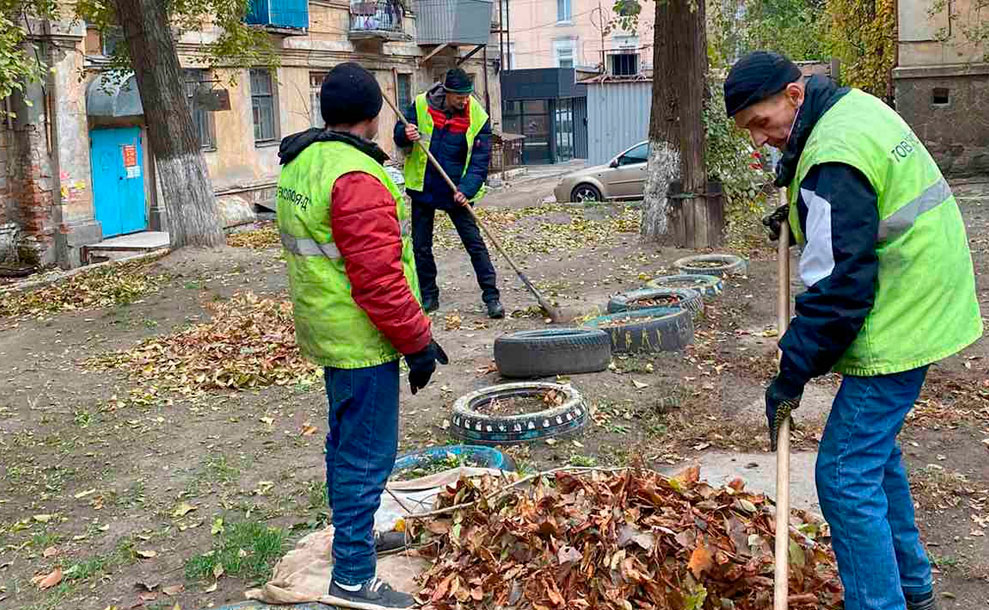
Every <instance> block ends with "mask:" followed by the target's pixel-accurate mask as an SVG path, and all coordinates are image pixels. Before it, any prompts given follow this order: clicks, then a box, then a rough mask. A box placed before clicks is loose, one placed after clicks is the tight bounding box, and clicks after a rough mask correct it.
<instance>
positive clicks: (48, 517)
mask: <svg viewBox="0 0 989 610" xmlns="http://www.w3.org/2000/svg"><path fill="white" fill-rule="evenodd" d="M32 519H34V520H35V521H37V522H38V523H48V522H49V521H51V520H52V516H51V515H44V514H42V515H35V516H34V517H32Z"/></svg>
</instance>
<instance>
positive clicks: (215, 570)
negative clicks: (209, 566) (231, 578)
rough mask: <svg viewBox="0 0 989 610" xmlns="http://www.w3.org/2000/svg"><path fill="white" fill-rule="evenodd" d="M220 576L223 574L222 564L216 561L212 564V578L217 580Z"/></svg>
mask: <svg viewBox="0 0 989 610" xmlns="http://www.w3.org/2000/svg"><path fill="white" fill-rule="evenodd" d="M221 576H223V564H222V563H218V564H216V565H215V566H213V578H215V579H217V580H219V579H220V577H221Z"/></svg>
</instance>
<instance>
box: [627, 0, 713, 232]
mask: <svg viewBox="0 0 989 610" xmlns="http://www.w3.org/2000/svg"><path fill="white" fill-rule="evenodd" d="M706 76H707V35H706V33H705V23H704V1H703V0H666V1H665V2H663V1H658V2H656V26H655V30H654V37H653V80H652V91H653V97H652V112H651V114H650V118H649V142H650V152H649V166H648V167H649V169H648V172H647V176H646V185H645V195H644V199H645V201H644V203H643V216H642V236H643V237H645V238H647V239H658V238H659V237H661V236H664V235H666V234H667V233H668V232H669V231H670V226H669V225H670V223H669V220H670V215H671V214H678V213H679V210H678V208H680V207H681V205H680V204H681V202H688V201H692V200H691V199H689V198H681V199H677V200H671V199H670V192H669V190H670V185H671V184H672V183H675V182H680V183H682V191H683V192H684V193H687V194H688V195H689V194H694V193H696V194H703V193H704V192H705V177H706V174H707V172H706V169H705V166H704V121H703V112H704V88H705V77H706ZM678 245H684V244H678Z"/></svg>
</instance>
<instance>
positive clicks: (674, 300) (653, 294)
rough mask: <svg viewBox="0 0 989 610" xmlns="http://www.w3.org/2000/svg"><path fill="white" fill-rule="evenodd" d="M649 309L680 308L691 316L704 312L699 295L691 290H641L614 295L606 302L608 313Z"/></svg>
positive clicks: (702, 301) (702, 302) (702, 300)
mask: <svg viewBox="0 0 989 610" xmlns="http://www.w3.org/2000/svg"><path fill="white" fill-rule="evenodd" d="M651 307H682V308H684V309H686V310H688V311H690V313H692V314H695V315H696V314H699V313H701V312H702V311H704V299H703V298H702V297H701V293H700V292H698V291H696V290H694V289H692V288H665V287H664V288H642V289H640V290H633V291H631V292H625V293H622V294H616V295H615V296H613V297H611V299H610V300H609V301H608V313H621V312H623V311H637V310H639V309H649V308H651Z"/></svg>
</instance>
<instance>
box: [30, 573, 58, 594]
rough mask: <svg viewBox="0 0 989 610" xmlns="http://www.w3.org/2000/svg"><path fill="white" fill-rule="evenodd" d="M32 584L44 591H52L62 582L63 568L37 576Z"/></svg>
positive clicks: (32, 580)
mask: <svg viewBox="0 0 989 610" xmlns="http://www.w3.org/2000/svg"><path fill="white" fill-rule="evenodd" d="M31 582H32V583H34V584H35V585H36V586H37V587H38V588H39V589H41V590H42V591H44V590H45V589H51V588H52V587H54V586H55V585H57V584H58V583H60V582H62V568H55V569H54V570H52V571H51V572H49V573H47V574H45V575H39V576H35V577H34V578H32V579H31Z"/></svg>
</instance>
